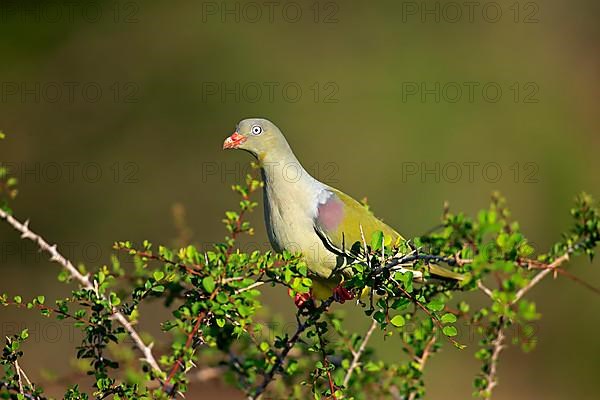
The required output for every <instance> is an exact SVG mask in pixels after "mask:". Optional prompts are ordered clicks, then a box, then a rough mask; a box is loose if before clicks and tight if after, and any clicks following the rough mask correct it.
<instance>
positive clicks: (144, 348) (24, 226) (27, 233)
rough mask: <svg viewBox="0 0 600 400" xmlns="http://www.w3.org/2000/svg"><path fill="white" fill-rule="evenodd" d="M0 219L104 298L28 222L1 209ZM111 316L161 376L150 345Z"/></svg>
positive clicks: (114, 312)
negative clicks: (21, 220) (30, 227)
mask: <svg viewBox="0 0 600 400" xmlns="http://www.w3.org/2000/svg"><path fill="white" fill-rule="evenodd" d="M0 218H2V219H4V220H5V221H6V222H8V224H9V225H11V226H12V227H13V228H14V229H16V230H17V231H19V232H20V233H21V238H22V239H29V240H31V241H32V242H34V243H35V244H37V246H38V247H39V248H40V250H41V251H44V252H46V253H48V254H49V255H50V261H52V262H55V263H57V264H59V265H60V266H61V267H62V268H64V269H66V270H67V272H69V275H70V276H71V278H73V279H74V280H76V281H77V282H79V284H80V285H81V286H83V287H84V288H85V289H88V290H93V291H94V293H96V295H97V296H98V297H101V298H104V296H102V295H100V294H99V293H98V284H97V283H96V282H92V281H90V277H89V274H86V275H83V274H82V273H81V272H79V270H78V269H77V268H75V266H74V265H73V263H71V261H69V260H68V259H67V258H65V257H64V256H63V255H62V254H61V253H60V252H59V251H58V250H57V248H56V245H55V244H54V245H50V244H48V242H46V240H44V238H42V237H41V236H40V235H38V234H36V233H34V232H33V231H32V230H31V229H29V220H27V221H25V222H24V223H21V222H20V221H19V220H17V219H16V218H14V217H13V216H12V215H10V214H8V213H7V212H6V211H4V210H2V209H0ZM112 316H113V318H114V319H115V320H117V321H118V322H119V323H120V324H121V325H123V327H124V328H125V330H126V331H127V333H128V334H129V336H130V337H131V339H133V342H134V343H135V345H136V347H137V348H138V349H139V350H140V351H141V352H142V354H143V356H144V357H143V359H142V360H143V361H145V362H147V363H148V364H149V365H150V366H151V367H152V369H154V370H155V371H156V372H157V373H159V374H162V370H161V369H160V367H159V366H158V363H157V362H156V359H155V358H154V355H153V354H152V344H150V345H146V344H145V343H144V341H143V340H142V338H141V337H140V335H139V334H138V333H137V331H136V330H135V329H134V328H133V326H132V325H131V323H130V322H129V321H128V320H127V317H125V315H123V314H122V313H121V312H119V311H117V310H116V309H114V308H113V310H112Z"/></svg>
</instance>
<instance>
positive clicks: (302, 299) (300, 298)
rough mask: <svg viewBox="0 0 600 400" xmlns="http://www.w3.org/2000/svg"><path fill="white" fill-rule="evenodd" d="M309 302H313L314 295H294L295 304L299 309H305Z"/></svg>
mask: <svg viewBox="0 0 600 400" xmlns="http://www.w3.org/2000/svg"><path fill="white" fill-rule="evenodd" d="M309 301H312V295H311V294H310V293H296V294H295V295H294V304H295V305H296V307H298V308H304V307H305V306H306V305H307V304H308V302H309Z"/></svg>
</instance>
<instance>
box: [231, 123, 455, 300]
mask: <svg viewBox="0 0 600 400" xmlns="http://www.w3.org/2000/svg"><path fill="white" fill-rule="evenodd" d="M223 148H224V149H241V150H246V151H247V152H249V153H251V154H252V155H253V156H254V157H256V158H257V159H258V161H259V163H260V166H261V173H262V177H263V181H264V183H265V186H264V194H265V196H264V197H265V198H264V212H265V223H266V227H267V233H268V236H269V240H270V242H271V245H272V246H273V248H274V250H275V251H278V252H281V251H282V250H288V251H291V252H300V253H302V256H303V258H304V260H305V261H306V263H307V266H308V268H309V269H310V271H312V273H314V275H315V278H317V279H316V282H314V283H313V295H314V296H315V297H317V298H326V297H329V296H330V295H331V293H332V290H337V289H334V288H335V287H336V286H337V285H338V283H339V282H340V280H341V279H343V276H344V275H347V274H348V273H350V271H351V269H350V268H347V265H348V264H349V263H350V262H352V261H353V260H356V259H357V258H359V257H360V254H359V252H360V250H361V249H362V246H360V245H359V246H353V245H355V244H356V243H357V242H358V243H359V244H360V243H363V238H366V240H370V238H371V235H372V234H373V233H375V232H377V231H381V232H383V235H384V238H385V241H386V244H390V243H392V244H393V243H398V242H399V241H401V240H403V239H402V236H401V235H400V234H399V233H398V232H396V231H395V230H394V229H393V228H391V227H389V226H388V225H386V224H385V223H383V222H382V221H381V220H379V219H377V218H376V217H375V216H374V215H373V214H371V212H370V211H369V210H368V209H367V208H366V207H365V206H363V205H362V204H360V203H359V202H358V201H356V200H354V199H353V198H352V197H350V196H348V195H347V194H345V193H343V192H341V191H339V190H337V189H334V188H332V187H330V186H328V185H326V184H324V183H322V182H319V181H318V180H316V179H315V178H313V177H312V176H311V175H310V174H309V173H308V172H306V170H305V169H304V168H303V167H302V165H301V164H300V162H299V161H298V159H297V158H296V156H295V155H294V153H293V152H292V149H291V148H290V146H289V144H288V142H287V141H286V139H285V137H284V136H283V134H282V133H281V131H280V130H279V129H278V128H277V127H276V126H275V125H274V124H273V123H272V122H270V121H268V120H266V119H261V118H252V119H245V120H243V121H241V122H240V123H239V124H238V126H237V128H236V131H235V132H234V133H233V134H232V135H231V136H230V137H228V138H227V139H226V140H225V143H223ZM344 267H346V268H344ZM430 274H431V275H432V276H434V277H439V278H445V279H453V280H462V278H463V276H462V275H460V274H457V273H454V272H452V271H449V270H446V269H443V268H441V267H439V266H436V265H431V266H430ZM414 276H415V277H417V278H418V277H422V274H421V273H420V272H418V271H415V275H414ZM314 280H315V279H314ZM339 288H341V287H338V289H339ZM335 293H336V294H337V295H338V296H341V299H342V300H344V299H348V298H347V297H346V295H345V294H343V293H344V292H343V291H342V292H338V291H336V292H335Z"/></svg>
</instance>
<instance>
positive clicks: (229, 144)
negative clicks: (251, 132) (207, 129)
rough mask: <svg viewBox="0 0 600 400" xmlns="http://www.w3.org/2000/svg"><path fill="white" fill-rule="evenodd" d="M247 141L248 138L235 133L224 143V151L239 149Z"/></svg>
mask: <svg viewBox="0 0 600 400" xmlns="http://www.w3.org/2000/svg"><path fill="white" fill-rule="evenodd" d="M246 140H247V138H246V136H244V135H240V134H239V133H237V132H233V134H232V135H231V136H229V137H228V138H227V139H225V142H223V149H237V148H238V146H239V145H240V144H242V143H244V142H245V141H246Z"/></svg>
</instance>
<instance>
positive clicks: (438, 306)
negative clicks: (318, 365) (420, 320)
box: [427, 297, 444, 311]
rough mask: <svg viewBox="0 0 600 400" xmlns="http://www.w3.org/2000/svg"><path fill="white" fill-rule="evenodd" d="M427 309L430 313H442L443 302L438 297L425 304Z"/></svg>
mask: <svg viewBox="0 0 600 400" xmlns="http://www.w3.org/2000/svg"><path fill="white" fill-rule="evenodd" d="M427 308H429V309H430V310H431V311H442V310H443V309H444V300H442V299H441V298H440V297H438V298H435V299H433V300H431V301H430V302H429V303H427Z"/></svg>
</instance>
